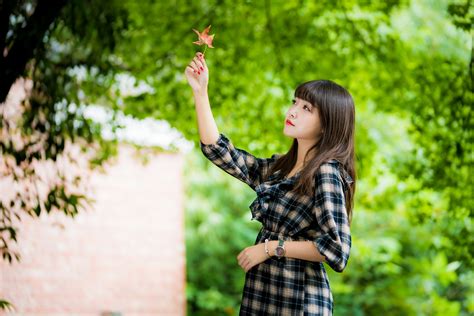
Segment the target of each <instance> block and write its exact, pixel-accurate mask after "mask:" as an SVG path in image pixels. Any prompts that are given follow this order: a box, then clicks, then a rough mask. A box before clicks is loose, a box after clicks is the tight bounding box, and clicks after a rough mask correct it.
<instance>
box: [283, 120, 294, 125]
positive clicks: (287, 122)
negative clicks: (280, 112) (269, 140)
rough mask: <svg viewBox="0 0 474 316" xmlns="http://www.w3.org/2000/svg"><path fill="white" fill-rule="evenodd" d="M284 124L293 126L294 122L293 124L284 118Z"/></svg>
mask: <svg viewBox="0 0 474 316" xmlns="http://www.w3.org/2000/svg"><path fill="white" fill-rule="evenodd" d="M285 123H286V125H290V126H295V124H293V123H292V122H291V121H290V120H286V122H285Z"/></svg>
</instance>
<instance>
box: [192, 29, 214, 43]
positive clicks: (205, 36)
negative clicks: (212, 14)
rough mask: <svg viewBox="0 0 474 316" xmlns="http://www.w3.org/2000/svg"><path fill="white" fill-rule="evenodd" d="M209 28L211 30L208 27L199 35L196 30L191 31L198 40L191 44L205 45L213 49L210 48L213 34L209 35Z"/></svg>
mask: <svg viewBox="0 0 474 316" xmlns="http://www.w3.org/2000/svg"><path fill="white" fill-rule="evenodd" d="M210 28H211V26H210V25H209V26H208V27H206V28H205V29H204V31H202V32H201V33H200V32H199V31H198V30H196V29H193V31H194V32H196V34H197V35H198V38H199V40H198V41H195V42H193V44H196V45H204V44H205V45H207V46H208V47H210V48H214V46H212V40H213V39H214V35H215V34H212V35H209V29H210Z"/></svg>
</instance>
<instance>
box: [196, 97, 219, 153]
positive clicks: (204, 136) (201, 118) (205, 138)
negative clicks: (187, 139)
mask: <svg viewBox="0 0 474 316" xmlns="http://www.w3.org/2000/svg"><path fill="white" fill-rule="evenodd" d="M193 96H194V103H195V107H196V117H197V122H198V130H199V137H200V139H201V141H202V142H203V143H204V144H214V143H216V141H217V139H218V137H219V130H218V129H217V125H216V122H215V120H214V116H213V115H212V111H211V105H210V103H209V96H208V94H207V89H204V90H201V91H193Z"/></svg>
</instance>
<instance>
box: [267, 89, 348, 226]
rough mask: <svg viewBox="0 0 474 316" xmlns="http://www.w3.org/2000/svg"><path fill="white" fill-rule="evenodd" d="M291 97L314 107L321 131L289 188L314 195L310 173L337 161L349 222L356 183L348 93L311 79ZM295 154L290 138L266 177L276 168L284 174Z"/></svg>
mask: <svg viewBox="0 0 474 316" xmlns="http://www.w3.org/2000/svg"><path fill="white" fill-rule="evenodd" d="M295 97H298V98H300V99H303V100H305V101H307V102H310V103H311V104H312V105H313V106H314V107H315V109H316V110H317V111H318V113H319V116H320V122H321V129H322V130H323V131H324V132H323V133H322V134H321V138H320V139H319V141H318V142H317V143H316V144H315V145H314V146H313V147H311V148H310V149H309V150H308V153H307V154H306V157H307V156H308V154H309V153H310V152H311V151H313V150H315V151H316V155H314V157H313V158H312V159H311V160H310V161H308V162H307V163H306V165H305V167H304V168H303V169H302V170H301V172H300V175H299V177H298V179H297V181H296V184H295V187H294V188H293V190H292V191H293V192H295V193H298V194H303V195H309V196H310V195H311V194H314V193H313V192H314V190H315V187H314V185H315V181H314V179H315V177H314V175H315V173H316V171H317V170H318V168H319V167H320V166H321V164H322V163H324V162H326V161H329V160H331V159H335V160H337V161H338V162H339V170H340V172H341V180H342V183H343V188H344V196H345V201H346V212H347V216H348V218H349V223H351V221H352V209H353V205H354V204H353V203H354V193H355V184H356V181H355V180H356V171H355V161H354V136H355V135H354V134H355V106H354V101H353V99H352V96H351V94H350V93H349V92H348V91H347V90H346V89H345V88H344V87H342V86H340V85H338V84H337V83H335V82H333V81H331V80H312V81H308V82H304V83H302V84H300V85H299V86H298V87H297V88H296V90H295ZM297 153H298V141H297V139H294V140H293V144H292V145H291V147H290V149H289V151H288V152H287V153H286V154H283V155H281V156H279V157H278V158H277V160H276V161H275V163H274V164H273V165H272V167H271V168H270V170H269V171H268V173H267V176H269V175H271V174H274V173H275V172H277V171H279V170H280V171H281V172H280V177H286V176H287V175H288V174H289V173H290V171H291V170H292V169H293V167H294V166H295V164H296V159H297ZM306 157H305V159H304V161H306Z"/></svg>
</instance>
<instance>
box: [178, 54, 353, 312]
mask: <svg viewBox="0 0 474 316" xmlns="http://www.w3.org/2000/svg"><path fill="white" fill-rule="evenodd" d="M185 74H186V78H187V80H188V83H189V85H190V86H191V87H192V89H193V93H194V102H195V105H196V113H197V120H198V128H199V134H200V146H201V150H202V152H203V154H204V155H205V156H206V157H207V158H208V159H209V160H210V161H212V162H213V163H214V164H215V165H217V166H218V167H219V168H221V169H223V170H224V171H226V172H227V173H229V174H230V175H232V176H234V177H235V178H237V179H239V180H241V181H243V182H245V183H247V184H248V185H249V186H250V187H251V188H252V189H254V190H255V192H256V193H257V198H256V199H255V200H254V201H253V202H252V204H250V206H249V207H250V210H251V213H252V220H258V221H259V222H261V223H262V227H261V229H260V232H259V233H258V235H257V238H256V240H255V244H254V245H252V246H249V247H247V248H245V249H244V250H242V251H241V252H240V253H239V254H238V256H237V261H238V263H239V265H240V266H241V267H242V268H243V269H244V270H245V272H246V275H245V285H244V289H243V293H242V301H241V306H240V315H332V313H333V296H332V293H331V288H330V286H329V280H328V277H327V274H326V270H325V268H324V265H323V262H326V263H327V264H328V265H329V267H331V268H332V269H333V270H334V271H337V272H342V271H343V270H344V268H345V267H346V265H347V261H348V259H349V253H350V249H351V234H350V223H351V218H352V208H353V198H354V192H355V178H356V175H355V169H354V121H355V109H354V102H353V99H352V97H351V95H350V94H349V92H348V91H347V90H346V89H344V88H343V87H341V86H340V85H338V84H336V83H334V82H332V81H329V80H314V81H309V82H305V83H302V84H301V85H299V86H298V87H297V88H296V91H295V99H294V100H293V104H292V105H291V106H290V108H289V109H288V111H287V115H286V117H285V120H284V129H283V133H284V134H285V135H286V136H288V137H292V138H294V140H293V144H292V146H291V148H290V149H289V151H288V152H287V153H286V154H273V155H272V156H271V157H268V158H258V157H255V156H253V155H252V154H250V153H248V152H247V151H245V150H243V149H240V148H237V147H235V146H234V145H233V143H232V142H231V141H230V140H229V138H228V137H226V135H224V134H223V133H220V132H219V131H218V129H217V126H216V123H215V121H214V118H213V115H212V112H211V107H210V104H209V98H208V95H207V85H208V80H209V69H208V67H207V65H206V61H205V60H204V58H203V56H202V54H201V53H200V52H198V53H197V54H196V56H195V57H194V58H193V60H192V61H191V63H190V64H189V65H188V66H187V67H186V70H185Z"/></svg>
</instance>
